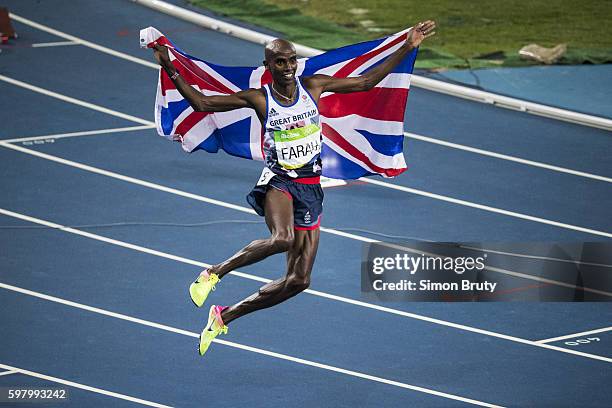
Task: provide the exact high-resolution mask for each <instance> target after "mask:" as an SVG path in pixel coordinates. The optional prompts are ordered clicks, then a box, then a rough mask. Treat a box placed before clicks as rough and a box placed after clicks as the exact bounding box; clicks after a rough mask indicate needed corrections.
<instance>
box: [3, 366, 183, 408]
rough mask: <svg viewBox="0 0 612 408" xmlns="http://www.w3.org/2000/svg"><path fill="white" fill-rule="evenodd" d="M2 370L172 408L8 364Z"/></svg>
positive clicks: (127, 399)
mask: <svg viewBox="0 0 612 408" xmlns="http://www.w3.org/2000/svg"><path fill="white" fill-rule="evenodd" d="M0 368H4V369H6V370H15V371H18V372H19V374H23V375H27V376H30V377H35V378H40V379H42V380H46V381H51V382H54V383H58V384H62V385H67V386H69V387H74V388H79V389H81V390H85V391H91V392H95V393H97V394H102V395H106V396H109V397H114V398H119V399H122V400H125V401H130V402H135V403H137V404H142V405H147V406H149V407H158V408H172V407H171V406H170V405H163V404H158V403H157V402H152V401H147V400H143V399H140V398H136V397H130V396H129V395H125V394H119V393H117V392H113V391H107V390H103V389H102V388H96V387H92V386H89V385H85V384H81V383H77V382H74V381H68V380H64V379H62V378H58V377H52V376H50V375H46V374H41V373H37V372H35V371H29V370H25V369H23V368H18V367H13V366H10V365H6V364H0Z"/></svg>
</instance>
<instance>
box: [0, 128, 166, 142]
mask: <svg viewBox="0 0 612 408" xmlns="http://www.w3.org/2000/svg"><path fill="white" fill-rule="evenodd" d="M154 127H155V125H142V126H128V127H119V128H110V129H100V130H86V131H82V132H70V133H55V134H52V135H43V136H30V137H18V138H15V139H4V140H2V139H0V142H4V143H20V142H33V141H36V140H50V139H63V138H66V137H79V136H92V135H102V134H107V133H120V132H132V131H135V130H146V129H152V128H154Z"/></svg>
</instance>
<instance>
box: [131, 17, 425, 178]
mask: <svg viewBox="0 0 612 408" xmlns="http://www.w3.org/2000/svg"><path fill="white" fill-rule="evenodd" d="M407 31H408V30H405V31H402V32H400V33H398V34H395V35H393V36H390V37H386V38H382V39H378V40H373V41H368V42H363V43H359V44H354V45H349V46H346V47H342V48H338V49H335V50H332V51H328V52H325V53H323V54H320V55H317V56H315V57H311V58H304V59H300V60H299V61H298V69H297V73H296V75H297V76H310V75H314V74H325V75H330V76H334V77H337V78H345V77H352V76H359V75H361V74H363V73H365V72H367V70H368V69H371V68H373V67H375V66H377V65H378V64H380V63H381V62H382V61H384V59H385V58H386V57H388V56H389V55H390V54H392V53H393V52H394V51H395V50H397V49H398V48H399V47H401V45H402V44H403V43H404V41H405V40H406V36H407ZM155 43H157V44H161V45H166V46H168V48H169V56H170V60H171V61H172V63H173V64H174V66H175V67H176V68H177V69H178V70H179V71H180V73H181V76H182V77H183V79H184V80H185V81H187V83H189V84H190V85H191V86H193V87H195V88H196V89H198V90H199V91H200V92H202V93H203V94H204V95H229V94H232V93H235V92H238V91H241V90H245V89H249V88H261V87H262V86H263V85H265V84H268V83H270V82H271V81H272V77H271V75H270V72H269V71H267V70H266V69H265V68H264V67H263V66H260V67H225V66H220V65H215V64H212V63H210V62H206V61H203V60H201V59H198V58H195V57H192V56H190V55H188V54H186V53H185V52H183V51H182V50H180V49H179V48H178V47H177V46H175V45H174V44H173V43H172V42H170V40H168V39H167V38H166V37H165V36H164V35H163V34H162V33H160V32H159V31H157V30H156V29H155V28H153V27H149V28H146V29H143V30H141V32H140V44H141V46H143V47H153V46H154V44H155ZM416 55H417V49H415V50H413V51H412V52H410V53H409V54H408V55H407V56H406V58H405V59H404V60H403V61H402V62H401V63H400V64H399V65H398V66H397V67H395V69H394V70H393V71H392V72H391V73H390V74H389V75H388V76H387V77H386V78H384V79H383V80H382V81H381V82H380V83H379V84H378V85H377V86H376V87H375V88H373V89H371V90H370V91H366V92H355V93H350V94H334V93H323V94H322V95H321V98H320V100H319V105H318V108H319V112H320V115H321V126H322V134H323V147H322V151H321V159H322V163H323V175H324V176H326V177H331V178H338V179H356V178H359V177H362V176H368V175H375V174H379V175H382V176H384V177H393V176H396V175H398V174H400V173H402V172H403V171H405V170H406V161H405V160H404V154H403V141H404V136H403V125H404V112H405V109H406V103H407V98H408V91H409V88H410V75H411V73H412V69H413V67H414V61H415V59H416ZM155 123H156V125H157V131H158V133H159V134H160V135H161V136H164V137H166V138H168V139H170V140H178V141H180V142H181V144H182V147H183V149H184V150H185V151H187V152H193V151H195V150H205V151H207V152H211V153H216V152H217V151H219V149H223V150H224V151H225V152H227V153H229V154H231V155H233V156H239V157H243V158H247V159H255V160H263V150H262V142H263V130H262V125H261V123H260V121H259V119H258V118H257V115H256V114H255V111H254V110H253V109H249V108H243V109H236V110H233V111H229V112H195V111H194V110H193V109H192V108H191V106H190V105H189V102H187V100H185V99H184V98H183V97H182V95H181V94H180V93H179V92H178V91H177V89H176V87H175V86H174V84H173V83H172V81H171V80H170V78H169V77H168V75H167V74H166V72H165V71H164V70H163V69H160V73H159V81H158V85H157V97H156V100H155Z"/></svg>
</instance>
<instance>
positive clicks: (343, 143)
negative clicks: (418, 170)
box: [322, 123, 406, 177]
mask: <svg viewBox="0 0 612 408" xmlns="http://www.w3.org/2000/svg"><path fill="white" fill-rule="evenodd" d="M322 130H323V135H324V136H325V137H326V138H328V139H329V140H331V141H332V142H334V143H335V144H336V145H338V146H339V147H341V148H342V149H343V150H344V151H345V152H347V153H348V154H350V155H351V156H353V157H355V158H356V159H358V160H360V161H361V162H362V163H365V164H366V165H367V166H368V167H369V168H370V169H372V170H373V171H374V172H376V173H382V174H384V175H386V176H388V177H395V176H397V175H398V174H401V173H403V172H404V171H406V169H405V168H402V169H384V168H382V167H379V166H377V165H375V164H374V163H372V161H370V159H369V158H368V156H366V155H365V153H363V152H361V151H360V150H358V149H357V148H356V147H355V146H353V145H352V144H350V143H349V142H348V141H347V140H346V139H345V138H344V137H342V135H340V133H338V132H336V131H335V130H334V128H332V127H331V126H329V125H328V124H327V123H322Z"/></svg>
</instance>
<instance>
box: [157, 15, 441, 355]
mask: <svg viewBox="0 0 612 408" xmlns="http://www.w3.org/2000/svg"><path fill="white" fill-rule="evenodd" d="M435 27H436V25H435V23H434V22H433V21H429V20H428V21H425V22H421V23H418V24H417V25H416V26H415V27H414V29H412V30H411V31H410V32H409V34H408V38H407V39H406V41H405V43H404V44H403V45H402V46H401V47H400V48H399V49H398V50H397V51H395V52H394V53H393V54H391V55H390V56H389V57H388V58H387V59H386V60H385V61H384V62H383V63H382V64H380V65H378V66H377V67H375V68H373V69H371V70H369V71H368V72H367V73H365V74H363V75H361V76H358V77H351V78H334V77H331V76H327V75H313V76H309V77H301V78H298V77H296V76H295V73H296V70H297V64H298V63H297V55H296V51H295V48H294V47H293V45H292V44H291V43H290V42H288V41H285V40H281V39H276V40H274V41H271V42H270V43H268V45H266V47H265V60H264V62H263V63H264V66H265V67H266V69H268V70H269V71H270V73H271V75H272V83H271V84H270V85H265V86H264V87H262V88H259V89H248V90H246V91H240V92H237V93H235V94H232V95H223V96H205V95H203V94H202V93H200V92H199V91H197V90H195V89H194V88H192V87H191V86H190V85H189V84H188V83H187V82H186V81H185V80H184V79H183V78H182V77H181V75H180V72H178V70H177V69H176V68H175V67H174V66H173V65H172V63H171V62H170V58H169V55H168V49H167V48H166V47H165V46H161V45H156V46H155V51H154V53H155V58H156V60H157V61H158V63H159V64H160V65H161V66H162V68H163V69H164V70H165V71H166V73H167V74H168V76H169V77H170V79H171V80H172V81H173V83H174V84H175V86H176V88H177V89H178V91H179V92H180V93H181V95H183V97H184V98H185V99H186V100H187V101H188V102H189V103H190V105H191V107H192V108H193V109H194V110H195V111H200V112H225V111H229V110H233V109H240V108H251V109H254V110H255V112H256V113H257V116H258V118H259V120H260V121H261V123H262V127H263V128H264V129H265V131H264V132H265V134H264V143H263V149H264V157H265V168H264V170H263V172H262V174H261V177H260V179H259V181H258V182H257V185H256V186H255V187H254V188H253V190H252V191H251V192H250V193H249V195H248V196H247V201H248V202H249V204H250V205H251V206H252V207H253V208H254V209H255V211H256V212H257V214H259V215H261V216H264V217H265V221H266V224H267V226H268V229H269V230H270V236H269V237H268V238H266V239H260V240H256V241H253V242H251V243H250V244H248V245H247V246H246V247H244V248H243V249H241V250H240V251H238V252H237V253H236V254H235V255H233V256H232V257H231V258H229V259H227V260H225V261H223V262H221V263H219V264H217V265H214V266H212V267H210V268H209V269H206V270H204V271H202V272H201V273H200V275H199V276H198V278H197V279H196V281H195V282H194V283H192V284H191V286H190V288H189V293H190V295H191V299H192V301H193V302H194V303H195V305H196V306H198V307H201V306H202V305H203V304H204V302H205V301H206V298H207V297H208V294H209V293H210V291H211V290H213V289H214V288H215V285H216V284H217V282H218V281H219V280H220V279H222V278H223V277H224V276H225V275H226V274H227V273H229V272H230V271H232V270H234V269H237V268H240V267H242V266H245V265H250V264H253V263H255V262H259V261H261V260H262V259H265V258H267V257H268V256H270V255H273V254H277V253H281V252H287V271H286V275H285V276H284V277H283V278H280V279H277V280H275V281H273V282H270V283H268V284H266V285H264V286H262V287H261V288H260V289H259V291H258V292H256V293H254V294H253V295H251V296H249V297H248V298H246V299H244V300H243V301H241V302H239V303H236V304H235V305H232V306H229V307H223V306H216V305H213V306H211V308H210V311H209V317H208V323H207V325H206V327H205V328H204V330H203V331H202V334H201V336H200V347H199V351H200V354H201V355H204V353H205V352H206V351H207V350H208V347H209V346H210V343H211V342H212V340H213V339H214V338H215V337H217V336H218V335H219V334H221V333H224V334H225V333H227V325H228V324H229V323H230V322H232V321H233V320H235V319H237V318H239V317H241V316H244V315H246V314H248V313H251V312H254V311H256V310H260V309H264V308H267V307H270V306H274V305H276V304H278V303H281V302H283V301H285V300H287V299H289V298H290V297H292V296H295V295H297V294H298V293H300V292H302V291H303V290H305V289H306V288H307V287H308V286H309V284H310V273H311V271H312V266H313V263H314V260H315V256H316V254H317V248H318V245H319V232H320V231H319V225H320V223H321V215H322V213H323V190H322V189H321V185H320V182H319V178H320V175H321V158H320V153H321V143H322V136H321V124H320V119H319V110H318V108H317V105H318V102H319V98H320V96H321V94H322V93H324V92H338V93H350V92H362V91H368V90H370V89H372V88H373V87H374V86H375V85H376V84H378V83H379V82H380V81H381V80H383V79H384V78H385V77H386V76H387V75H388V74H389V73H390V72H391V71H392V70H393V68H395V67H396V66H397V65H398V64H399V63H400V62H401V61H402V60H403V59H404V57H405V56H406V55H407V54H408V53H409V52H410V51H411V50H412V49H414V48H415V47H418V46H419V45H420V44H421V42H422V41H423V40H424V39H426V38H427V37H430V36H432V35H434V34H435V32H434V30H435Z"/></svg>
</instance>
